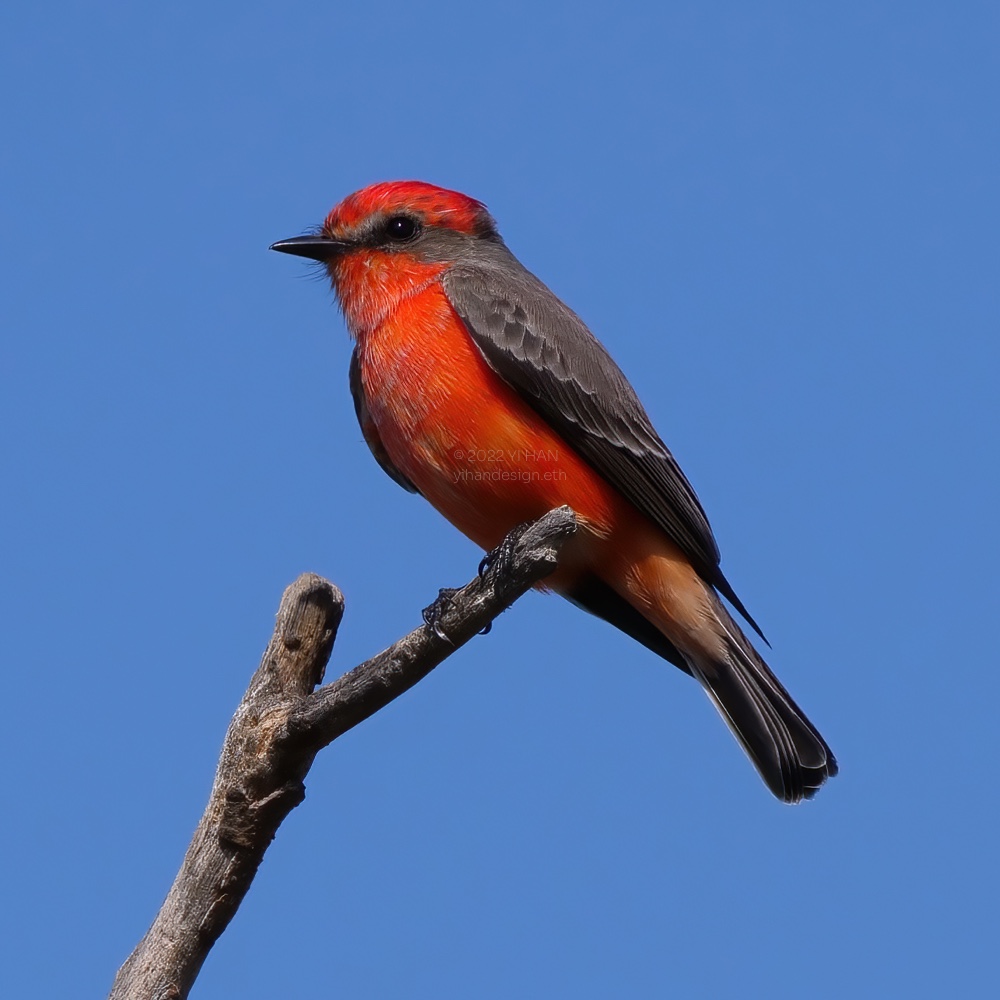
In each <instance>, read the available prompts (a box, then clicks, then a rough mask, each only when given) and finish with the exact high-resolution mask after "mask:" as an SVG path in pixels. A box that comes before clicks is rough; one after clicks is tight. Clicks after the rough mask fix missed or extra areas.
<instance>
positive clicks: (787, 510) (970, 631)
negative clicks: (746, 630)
mask: <svg viewBox="0 0 1000 1000" xmlns="http://www.w3.org/2000/svg"><path fill="white" fill-rule="evenodd" d="M343 8H350V9H349V10H345V9H343ZM998 28H1000V16H998V9H997V7H996V5H995V4H990V3H975V2H969V3H961V4H952V5H942V4H931V3H919V2H917V3H906V4H903V3H895V4H889V3H877V2H876V3H867V4H854V5H843V4H841V5H836V4H833V5H831V4H804V3H793V2H787V3H752V4H749V3H735V2H731V3H703V2H679V3H669V4H648V5H642V4H630V3H618V4H600V5H598V4H580V3H572V4H571V3H565V4H555V3H546V2H541V3H539V2H537V0H536V2H533V3H530V4H529V3H524V4H522V3H509V2H508V3H504V4H503V5H500V4H496V5H491V4H485V5H484V4H470V3H438V4H412V3H402V2H395V0H394V2H386V3H380V4H377V5H372V4H368V5H363V4H351V5H348V4H343V5H337V4H330V3H292V4H265V3H259V2H249V0H245V2H241V3H217V4H208V5H205V4H194V3H190V2H179V3H174V4H168V5H152V6H151V5H148V4H126V3H121V2H106V3H102V4H93V3H71V2H62V3H55V4H36V5H27V4H9V5H6V6H5V8H4V10H3V12H2V13H0V82H2V89H3V93H4V95H5V97H4V101H3V107H2V110H0V125H2V134H3V143H2V150H0V169H2V178H3V180H2V185H3V199H2V203H0V204H2V207H0V212H2V223H3V230H4V234H5V238H4V240H3V241H2V244H0V257H2V273H3V289H4V291H3V293H2V297H0V323H2V330H3V338H2V345H0V380H2V384H0V450H2V455H0V458H2V469H3V479H2V487H0V488H2V502H3V511H4V516H3V519H2V527H0V587H2V594H0V615H2V623H3V636H4V646H5V657H4V659H5V669H4V689H5V692H4V699H5V704H6V721H5V724H4V726H3V729H2V736H0V740H2V745H0V750H2V753H3V757H4V760H5V762H6V769H7V778H6V786H5V788H6V795H5V799H6V805H5V814H6V817H5V820H4V822H3V824H2V825H0V858H2V861H0V865H2V872H0V879H2V880H0V897H2V900H3V906H2V911H3V916H2V921H3V926H2V927H0V937H2V940H3V942H4V952H5V954H4V958H3V967H4V973H3V977H2V978H3V981H4V986H3V993H4V995H6V996H11V997H15V996H16V997H27V996H31V997H38V998H43V1000H49V998H58V1000H62V998H65V997H70V996H81V997H82V996H100V995H103V993H104V992H105V991H106V990H107V989H108V988H109V986H110V983H111V980H112V977H113V975H114V972H115V969H116V968H117V966H118V965H119V963H120V962H121V961H122V960H123V959H124V958H125V956H126V955H127V954H128V952H129V951H130V949H131V948H132V947H133V945H134V944H135V942H136V940H137V939H138V938H139V936H140V935H141V934H142V933H143V932H144V930H145V929H146V927H147V925H148V923H149V921H150V919H151V918H152V916H153V914H154V912H155V910H156V908H157V906H158V905H159V903H160V900H161V898H162V896H163V894H164V893H165V891H166V889H167V887H168V885H169V883H170V880H171V879H172V877H173V875H174V872H175V870H176V868H177V865H178V863H179V861H180V858H181V855H182V853H183V850H184V848H185V846H186V844H187V841H188V837H189V834H190V832H191V830H192V828H193V826H194V824H195V822H196V820H197V818H198V816H199V815H200V813H201V810H202V807H203V805H204V802H205V798H206V795H207V792H208V788H209V782H210V780H211V776H212V772H213V769H214V765H215V758H216V753H217V750H218V747H219V744H220V741H221V738H222V734H223V732H224V730H225V726H226V724H227V722H228V720H229V717H230V714H231V712H232V710H233V708H234V707H235V705H236V703H237V701H238V699H239V697H240V695H241V693H242V691H243V689H244V687H245V685H246V682H247V680H248V678H249V677H250V674H251V672H252V671H253V669H254V667H255V666H256V663H257V660H258V658H259V655H260V652H261V649H262V648H263V645H264V643H265V642H266V640H267V638H268V636H269V634H270V627H271V623H272V616H273V613H274V610H275V608H276V606H277V602H278V598H279V596H280V594H281V591H282V589H283V587H284V586H285V585H286V584H287V583H288V582H289V581H290V580H292V579H293V578H294V577H295V576H296V575H297V574H298V573H299V572H301V571H304V570H315V571H317V572H320V573H322V574H324V575H326V576H328V577H330V578H331V579H332V580H334V581H335V582H337V583H338V584H339V585H340V586H341V587H342V588H343V590H344V592H345V594H346V595H347V600H348V610H347V617H346V621H345V624H344V627H343V630H342V633H341V638H340V640H339V642H338V645H337V648H336V651H335V656H334V663H333V666H332V667H331V672H339V671H340V670H341V669H344V668H347V667H349V666H352V665H353V664H354V663H356V662H357V661H358V660H360V659H362V658H363V657H365V656H366V655H368V654H370V653H372V652H374V651H376V650H378V649H380V648H381V647H383V646H384V645H386V644H387V643H388V642H390V641H392V640H393V639H395V638H396V637H397V636H398V635H400V634H402V633H403V632H405V631H406V630H408V629H409V628H411V627H413V626H414V625H415V624H416V623H417V622H418V621H419V610H420V608H421V607H423V606H424V605H425V604H427V603H428V601H429V600H430V599H431V598H432V597H433V596H434V595H435V593H436V590H437V588H438V587H441V586H445V585H455V584H460V583H463V582H465V581H466V580H467V579H468V578H469V577H470V575H471V574H472V573H473V572H474V570H475V567H476V564H477V562H478V559H479V553H478V552H477V551H476V550H475V549H474V548H473V546H472V545H471V543H469V542H467V541H466V540H465V539H463V538H462V537H461V536H459V535H458V534H457V532H455V531H454V530H453V529H452V528H451V527H450V526H448V525H447V524H446V523H444V522H443V521H442V520H441V519H440V518H439V516H438V515H437V514H436V513H435V512H434V511H432V510H431V509H430V508H429V507H428V506H426V505H425V504H424V503H423V502H422V501H421V500H420V499H418V498H415V497H411V496H409V495H408V494H405V493H403V491H401V490H400V489H398V488H397V487H396V486H395V485H394V484H393V483H392V482H390V481H389V480H388V479H387V478H386V477H385V476H384V475H383V474H382V473H381V471H380V470H379V469H378V467H377V466H376V465H375V463H374V461H373V460H372V459H371V457H370V456H369V454H368V452H367V449H366V448H365V446H364V444H363V443H362V441H361V439H360V434H359V432H358V430H357V427H356V425H355V422H354V416H353V412H352V410H351V403H350V398H349V395H348V392H347V379H346V372H347V361H348V356H349V350H350V345H349V341H348V337H347V334H346V331H345V330H344V327H343V325H342V322H341V320H340V318H339V316H338V314H337V312H336V311H335V309H334V308H333V307H332V304H331V303H332V300H331V295H330V293H329V291H328V290H327V289H326V288H325V287H324V286H323V285H322V284H320V283H318V282H315V281H311V280H306V275H307V274H308V270H307V268H306V266H305V265H304V264H303V263H302V262H300V261H297V260H294V259H291V258H287V257H283V256H279V255H277V254H273V253H268V251H267V246H268V244H269V243H271V242H273V241H274V240H277V239H280V238H284V237H288V236H293V235H296V234H298V233H300V232H302V231H304V230H305V229H306V228H307V227H309V226H310V225H313V224H315V223H317V222H319V221H320V220H321V219H322V218H323V216H324V215H325V213H326V212H327V211H328V209H329V208H330V207H331V205H333V204H334V203H335V202H336V201H338V200H339V199H340V198H341V197H343V196H344V195H345V194H347V193H348V192H350V191H352V190H354V189H356V188H358V187H360V186H363V185H365V184H367V183H370V182H372V181H375V180H383V179H395V178H410V177H413V178H420V179H425V180H430V181H434V182H436V183H439V184H443V185H445V186H449V187H455V188H458V189H460V190H463V191H466V192H468V193H470V194H473V195H475V196H476V197H478V198H481V199H483V200H484V201H486V202H487V203H488V204H489V206H490V208H491V209H492V211H493V213H494V214H495V216H496V217H497V219H498V221H499V224H500V228H501V231H502V232H503V234H504V236H505V237H506V239H507V241H508V243H509V244H510V246H511V247H512V248H513V249H514V251H515V252H516V253H517V254H518V255H519V256H520V257H521V259H522V260H523V261H524V262H525V263H526V264H527V265H528V266H529V267H531V268H532V269H533V270H534V271H536V272H537V273H538V274H539V275H540V276H541V277H542V278H543V279H544V280H545V281H546V282H547V283H548V284H549V285H550V286H551V287H552V288H553V289H554V290H555V291H556V292H557V293H558V294H559V295H561V296H562V297H563V298H564V299H565V300H566V301H568V302H569V303H571V304H572V306H573V307H574V308H575V309H576V310H577V311H578V312H579V313H580V314H581V315H582V316H583V317H584V318H585V319H586V320H587V322H588V323H589V324H590V326H591V327H592V328H593V330H594V331H595V332H596V333H597V334H598V336H600V337H601V339H602V340H603V341H604V342H605V344H606V345H607V346H608V347H609V349H610V350H611V352H612V354H614V356H615V357H616V358H617V359H618V361H619V363H620V364H621V365H622V367H623V368H624V369H625V371H626V372H627V373H628V374H629V375H630V377H631V378H632V380H633V382H634V384H635V385H636V387H637V389H638V390H639V392H640V395H641V396H642V398H643V399H644V401H645V403H646V405H647V408H648V409H649V411H650V413H651V415H652V416H653V419H654V421H655V422H656V424H657V426H658V428H659V429H660V431H661V433H662V435H663V436H664V438H665V439H666V440H667V442H668V443H669V444H670V445H671V447H672V448H673V449H674V451H675V453H676V454H677V456H678V458H679V459H680V461H681V463H682V465H683V467H684V468H685V470H686V471H687V473H688V475H689V477H690V478H691V480H692V481H693V483H694V484H695V487H696V488H697V490H698V491H699V493H700V495H701V498H702V500H703V502H704V504H705V506H706V508H707V509H708V512H709V515H710V517H711V519H712V523H713V526H714V527H715V530H716V534H717V536H718V538H719V541H720V544H721V547H722V550H723V565H724V568H725V570H726V571H727V573H728V575H729V577H730V578H731V579H732V580H733V582H734V584H735V585H736V588H737V590H738V591H739V593H740V594H741V596H742V597H743V599H744V600H745V601H746V603H747V605H748V606H749V608H750V609H751V610H752V612H753V613H754V615H755V616H756V617H757V618H758V620H759V621H760V622H761V623H762V625H763V626H764V628H765V631H766V632H767V633H768V635H769V637H770V638H771V640H772V642H773V644H774V649H773V653H772V655H771V657H770V659H771V661H772V663H773V665H774V667H775V669H776V670H777V671H778V673H779V674H780V675H781V676H782V678H783V679H784V680H785V681H786V683H787V684H788V686H789V687H790V688H791V690H792V691H793V693H794V694H795V696H796V698H797V699H798V700H799V701H800V702H801V703H802V704H803V706H804V707H805V708H806V709H807V710H808V712H809V714H810V715H811V716H812V717H813V719H814V720H815V721H816V723H817V725H819V726H820V728H821V729H822V731H823V732H824V734H825V735H826V736H827V737H828V739H829V741H830V743H831V745H832V746H833V747H834V749H835V750H836V752H837V754H838V756H839V758H840V760H841V763H842V774H841V776H840V777H839V778H837V779H836V780H835V781H833V782H832V783H831V784H830V785H829V786H828V787H827V788H826V789H825V790H824V791H823V793H822V794H821V795H820V796H819V797H818V798H817V799H816V800H815V801H814V802H812V803H809V804H807V805H805V806H802V807H798V808H788V807H784V806H782V805H780V804H779V803H777V802H776V801H774V800H773V799H772V798H771V796H770V795H769V794H768V793H767V791H766V790H765V788H764V787H763V785H762V784H761V783H760V781H759V780H758V779H757V777H756V776H755V775H754V773H753V771H752V770H751V768H750V766H749V765H748V764H747V762H746V761H745V760H744V758H743V756H742V754H741V753H740V751H739V750H738V748H737V747H736V745H735V744H734V742H733V741H732V739H731V738H730V737H729V736H728V735H727V733H726V731H725V729H724V727H723V726H722V725H721V723H720V722H719V720H718V719H717V718H716V717H715V713H714V712H713V710H712V709H711V707H710V705H709V704H708V702H707V700H706V699H705V698H704V697H703V696H702V695H701V693H700V692H699V691H698V690H697V688H696V686H695V685H694V684H693V683H692V682H691V681H690V679H689V678H686V677H684V676H683V675H682V674H681V673H680V672H679V671H677V670H674V669H673V668H671V667H669V666H667V665H665V664H663V663H662V662H661V661H659V660H657V659H656V657H654V656H653V655H652V654H650V653H648V652H646V651H645V650H643V649H642V648H640V647H639V646H637V645H635V644H634V643H632V642H630V641H629V640H628V639H626V638H625V637H624V636H622V635H620V634H618V633H616V632H615V631H613V630H612V629H610V628H609V627H607V626H605V625H603V624H601V623H600V622H598V621H596V620H594V619H590V618H588V617H587V616H585V615H583V614H581V613H580V612H578V611H576V610H575V609H573V608H571V607H570V606H568V605H566V604H564V603H563V602H560V601H559V600H557V599H555V598H545V597H542V596H540V595H530V596H529V597H527V598H526V599H525V600H523V601H522V602H521V603H520V604H518V605H517V606H516V608H515V609H514V610H512V611H511V612H509V613H508V614H507V615H505V616H504V617H503V618H502V620H501V621H500V622H498V623H497V626H496V627H495V628H494V630H493V632H492V634H490V635H489V636H488V637H484V638H481V639H478V640H476V641H475V642H474V643H473V644H472V645H471V646H470V647H468V648H466V649H465V650H464V651H462V652H461V653H460V654H459V655H457V656H455V657H454V658H453V659H451V660H450V661H449V662H448V663H447V664H446V665H445V666H444V667H443V668H441V669H440V670H439V671H437V672H436V674H435V675H434V676H432V677H431V678H429V679H428V680H427V681H425V682H424V683H423V684H421V685H420V686H419V687H418V688H417V689H416V690H414V691H412V692H411V693H409V694H408V695H406V696H405V697H404V698H402V699H401V700H399V701H398V702H396V703H395V704H393V705H392V706H391V707H390V708H388V709H387V710H386V711H384V712H382V713H380V714H379V715H378V716H377V717H376V718H374V719H373V720H371V721H369V722H368V723H366V724H365V725H364V726H362V727H361V728H359V729H357V730H355V731H354V732H352V733H351V734H349V735H348V736H346V737H345V738H343V739H342V740H340V741H339V742H338V743H337V744H335V745H334V746H333V747H331V748H330V749H329V750H328V751H326V752H325V753H324V754H323V755H322V756H321V758H320V759H319V760H318V762H317V764H316V766H315V767H314V769H313V771H312V774H311V776H310V778H309V781H308V798H307V800H306V802H305V804H304V805H303V806H302V807H301V808H299V809H297V810H296V811H295V812H294V813H293V814H292V816H291V817H290V819H289V820H288V822H286V824H285V826H284V827H283V828H282V830H281V831H280V834H279V837H278V839H277V841H276V842H275V844H274V845H273V846H272V848H271V850H270V852H269V854H268V855H267V858H266V860H265V863H264V865H263V867H262V870H261V872H260V875H259V877H258V879H257V882H256V884H255V885H254V887H253V889H252V891H251V894H250V896H249V897H248V899H247V900H246V902H245V904H244V906H243V908H242V909H241V911H240V913H239V915H238V916H237V918H236V920H235V922H234V923H233V925H232V926H231V927H230V929H229V931H228V932H227V934H226V935H225V936H224V938H223V939H222V941H221V943H220V944H219V945H218V946H217V947H216V949H215V951H214V952H213V954H212V955H211V956H210V958H209V960H208V962H207V964H206V966H205V968H204V971H203V973H202V975H201V978H200V980H199V982H198V984H197V986H196V988H195V991H194V994H193V995H194V996H195V997H205V998H208V997H231V996H239V997H242V998H268V1000H270V998H274V997H285V996H289V997H291V996H315V997H326V996H345V997H347V996H350V997H366V998H367V997H371V998H396V997H406V998H408V1000H420V998H434V1000H445V998H461V1000H467V998H477V1000H479V998H482V1000H494V998H496V1000H509V998H513V997H526V998H533V997H567V998H573V1000H584V998H606V997H657V998H658V997H667V996H671V997H683V998H685V1000H693V998H708V1000H720V998H722V1000H726V998H736V997H740V998H744V997H754V996H761V997H762V996H767V997H769V998H775V1000H784V998H787V1000H795V998H800V997H803V996H808V997H810V998H817V1000H819V998H822V1000H842V998H844V997H852V998H868V997H872V998H876V997H877V998H884V997H907V998H913V997H918V998H920V997H928V998H931V997H933V998H940V997H944V996H982V995H985V993H986V992H987V991H988V987H987V985H986V984H987V983H993V984H995V967H996V962H995V948H996V935H995V922H996V897H997V892H998V885H997V870H996V862H995V853H996V829H997V826H998V820H1000V810H998V806H997V795H996V790H995V772H994V763H993V762H994V760H995V758H996V756H997V746H996V743H997V738H996V726H997V723H996V717H997V704H998V699H1000V690H998V679H997V678H998V676H1000V670H998V662H997V661H998V653H997V644H996V642H995V639H994V634H995V628H996V626H995V620H996V614H997V597H998V594H997V589H998V588H997V585H996V580H995V574H994V564H995V561H996V551H997V529H996V520H997V508H998V497H997V492H998V491H997V472H996V466H997V441H996V437H997V417H998V414H997V398H996V397H997V377H998V360H1000V358H998V347H997V335H998V312H1000V310H998V291H997V288H998V277H1000V268H998V263H1000V262H998V249H997V233H998V231H1000V219H998V211H997V208H998V199H997V194H996V191H997V179H998V176H1000V163H998V147H1000V144H998V118H997V103H996V102H997V95H998V94H1000V80H998V76H1000V73H998V69H997V67H998V53H997V47H998V39H1000V34H998Z"/></svg>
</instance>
